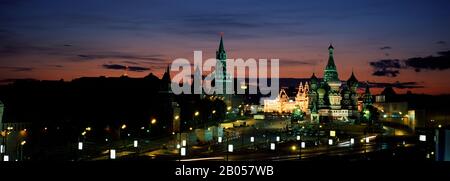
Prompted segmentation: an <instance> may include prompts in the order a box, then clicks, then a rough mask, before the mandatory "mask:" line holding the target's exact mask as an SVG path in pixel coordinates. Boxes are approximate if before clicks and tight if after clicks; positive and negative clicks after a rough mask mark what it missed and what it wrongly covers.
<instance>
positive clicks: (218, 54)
mask: <svg viewBox="0 0 450 181" xmlns="http://www.w3.org/2000/svg"><path fill="white" fill-rule="evenodd" d="M216 59H218V60H226V59H227V54H226V52H225V48H224V46H223V33H221V34H220V43H219V49H217V51H216Z"/></svg>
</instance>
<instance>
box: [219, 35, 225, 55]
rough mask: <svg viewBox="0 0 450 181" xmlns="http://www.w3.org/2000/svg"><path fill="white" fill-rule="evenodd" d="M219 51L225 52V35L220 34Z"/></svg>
mask: <svg viewBox="0 0 450 181" xmlns="http://www.w3.org/2000/svg"><path fill="white" fill-rule="evenodd" d="M219 51H225V48H224V47H223V33H221V34H220V44H219Z"/></svg>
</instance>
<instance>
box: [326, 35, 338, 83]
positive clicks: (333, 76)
mask: <svg viewBox="0 0 450 181" xmlns="http://www.w3.org/2000/svg"><path fill="white" fill-rule="evenodd" d="M333 53H334V47H333V45H331V44H330V46H329V47H328V55H329V56H328V63H327V66H326V67H325V72H324V75H323V80H324V81H325V82H331V81H339V76H338V73H337V70H336V65H335V64H334V57H333Z"/></svg>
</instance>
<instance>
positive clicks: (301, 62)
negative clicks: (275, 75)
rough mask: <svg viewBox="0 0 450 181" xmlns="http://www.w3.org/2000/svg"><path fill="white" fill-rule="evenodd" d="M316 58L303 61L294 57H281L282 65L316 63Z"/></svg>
mask: <svg viewBox="0 0 450 181" xmlns="http://www.w3.org/2000/svg"><path fill="white" fill-rule="evenodd" d="M316 62H318V61H314V60H310V61H303V60H293V59H280V66H297V65H316Z"/></svg>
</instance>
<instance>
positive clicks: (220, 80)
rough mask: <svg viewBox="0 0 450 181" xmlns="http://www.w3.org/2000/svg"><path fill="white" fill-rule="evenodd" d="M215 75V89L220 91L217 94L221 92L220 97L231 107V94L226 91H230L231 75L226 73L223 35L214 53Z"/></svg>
mask: <svg viewBox="0 0 450 181" xmlns="http://www.w3.org/2000/svg"><path fill="white" fill-rule="evenodd" d="M215 74H216V75H215V83H216V85H215V87H216V88H220V89H221V91H220V90H219V93H220V92H221V94H222V95H221V97H222V99H223V101H224V102H225V104H226V106H227V107H228V106H232V103H231V94H228V93H227V90H228V89H231V90H232V80H231V75H230V74H228V72H227V53H226V52H225V48H224V46H223V35H221V36H220V43H219V49H218V50H217V51H216V71H215ZM218 85H219V86H218ZM232 91H233V90H232Z"/></svg>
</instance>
